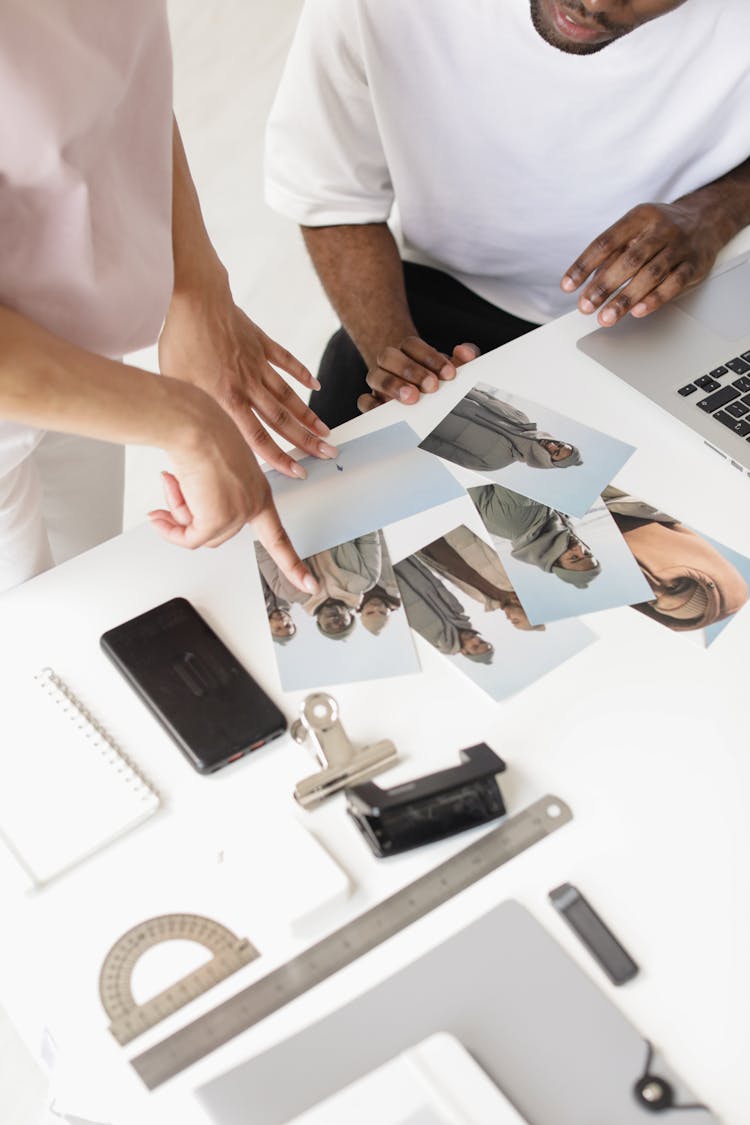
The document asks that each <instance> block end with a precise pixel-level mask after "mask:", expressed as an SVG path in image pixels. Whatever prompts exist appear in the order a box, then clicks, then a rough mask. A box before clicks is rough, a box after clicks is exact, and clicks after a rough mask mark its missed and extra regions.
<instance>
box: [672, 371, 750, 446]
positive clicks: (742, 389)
mask: <svg viewBox="0 0 750 1125" xmlns="http://www.w3.org/2000/svg"><path fill="white" fill-rule="evenodd" d="M701 392H702V393H701ZM677 393H678V394H679V395H682V397H683V398H688V397H689V396H690V395H695V396H696V397H695V399H694V401H695V405H696V406H697V407H698V409H699V410H703V411H704V412H705V413H706V414H712V415H713V416H714V418H715V419H716V421H717V422H721V424H722V426H726V427H727V429H728V430H732V432H733V433H735V434H739V436H740V437H743V438H745V440H746V441H748V442H750V352H742V354H741V355H736V356H733V357H732V358H731V359H727V360H725V361H724V363H722V364H721V365H720V366H719V367H715V368H714V369H713V371H709V372H708V374H707V375H701V377H700V379H696V380H695V382H693V383H686V384H685V386H684V387H680V388H679V390H678V391H677Z"/></svg>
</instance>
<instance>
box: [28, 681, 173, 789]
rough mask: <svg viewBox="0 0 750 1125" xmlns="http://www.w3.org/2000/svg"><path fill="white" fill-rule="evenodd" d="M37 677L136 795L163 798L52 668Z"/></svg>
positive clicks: (45, 689) (41, 685) (42, 686)
mask: <svg viewBox="0 0 750 1125" xmlns="http://www.w3.org/2000/svg"><path fill="white" fill-rule="evenodd" d="M34 679H35V680H36V681H37V683H38V684H39V685H40V687H41V688H42V689H43V690H44V691H46V692H47V694H48V695H49V696H50V697H51V698H52V699H53V701H54V702H55V703H57V704H58V705H59V706H61V707H62V709H63V711H64V712H65V713H67V715H68V716H69V718H71V719H72V720H73V721H74V722H76V725H77V727H78V729H79V730H80V731H82V732H83V734H84V736H85V737H86V738H88V739H90V740H92V741H93V742H94V745H95V746H96V748H97V749H101V750H102V756H103V757H104V759H105V761H106V762H107V764H108V765H111V766H113V767H114V768H115V770H116V771H117V772H118V773H120V774H122V775H123V780H124V781H125V782H126V784H127V785H130V786H131V787H132V789H133V790H134V792H135V793H136V794H137V795H140V796H141V797H142V798H143V799H144V801H152V800H153V799H154V798H156V800H157V801H159V800H160V795H159V794H158V793H157V791H156V790H155V789H154V787H153V785H152V784H151V782H150V781H149V780H148V779H147V778H146V776H145V774H143V773H142V772H141V770H140V769H139V768H138V766H137V765H136V764H135V762H133V760H132V759H131V758H129V757H128V755H127V754H126V753H125V752H124V751H123V750H122V748H121V747H120V746H119V745H118V744H117V742H115V740H114V738H113V737H112V736H111V734H109V732H108V731H107V730H106V729H105V728H104V727H103V726H102V725H101V723H100V722H99V721H98V719H96V717H95V716H94V715H92V714H91V712H90V711H89V710H88V708H87V707H86V706H85V705H84V704H83V703H82V702H81V700H80V699H79V698H78V696H77V695H76V694H75V692H73V691H72V690H71V688H69V687H68V685H67V684H66V683H65V681H64V680H63V679H61V678H60V676H58V675H57V673H56V672H55V671H54V670H53V669H52V668H42V670H41V671H40V672H38V673H37V674H36V675H35V676H34Z"/></svg>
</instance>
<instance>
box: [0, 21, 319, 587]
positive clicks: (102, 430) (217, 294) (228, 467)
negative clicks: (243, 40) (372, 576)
mask: <svg viewBox="0 0 750 1125" xmlns="http://www.w3.org/2000/svg"><path fill="white" fill-rule="evenodd" d="M0 100H1V101H2V106H3V114H2V119H1V120H0V590H3V589H7V588H9V587H11V586H13V585H15V584H17V583H18V582H22V581H24V580H25V579H26V578H29V577H31V576H32V575H33V574H36V573H38V572H39V571H41V570H44V569H45V568H46V567H48V566H51V565H52V564H53V563H54V562H59V561H62V560H63V559H64V558H68V557H70V556H71V555H72V554H75V553H77V552H79V551H81V550H84V549H86V548H87V547H90V546H93V545H94V544H95V543H97V542H101V540H102V539H105V538H107V537H108V536H110V535H113V534H116V532H117V531H118V530H121V520H122V485H123V465H124V451H123V448H122V444H121V443H126V442H134V443H143V444H149V445H155V446H158V447H160V448H161V449H163V450H164V451H165V452H166V454H167V455H168V457H169V460H170V461H171V468H172V470H173V472H171V473H165V474H164V477H165V491H166V507H165V508H164V509H162V510H160V511H158V512H153V513H151V517H152V521H153V523H154V524H155V526H156V527H157V529H158V530H159V531H160V532H161V533H162V534H163V535H164V536H166V538H168V539H169V540H171V541H173V542H175V543H178V544H181V545H183V546H186V547H196V546H199V545H201V544H208V545H217V544H219V543H221V542H223V541H224V540H225V539H227V538H229V537H230V536H231V535H233V534H234V533H235V532H237V531H239V529H240V528H241V527H243V526H244V525H245V524H246V523H247V522H248V521H249V520H255V522H256V529H257V531H258V534H259V536H260V538H261V539H262V541H263V542H265V544H266V546H267V547H268V549H269V551H270V552H271V553H272V554H273V556H274V558H275V559H276V561H277V562H278V564H279V566H280V567H281V568H282V570H284V571H285V573H287V575H288V576H289V577H290V579H291V580H292V581H293V582H294V583H295V584H296V585H299V586H300V588H302V587H305V588H306V589H307V590H308V593H310V592H313V591H315V590H316V589H317V584H316V583H315V581H314V579H313V577H312V575H311V574H310V573H309V571H308V570H307V568H306V567H305V565H304V564H303V563H302V562H301V561H300V559H299V557H298V556H297V555H296V553H295V551H294V549H293V547H292V545H291V544H290V542H289V540H288V538H287V537H286V535H285V532H284V530H283V528H282V526H281V523H280V522H279V517H278V514H277V513H276V509H275V507H274V505H273V501H272V499H271V494H270V490H269V488H268V484H267V482H266V480H265V477H264V476H263V474H262V473H261V471H260V469H259V467H258V464H257V462H256V459H255V457H254V454H253V451H256V452H258V453H261V454H263V456H264V457H265V458H266V459H267V460H268V461H269V462H271V463H272V464H273V465H274V466H275V467H276V468H278V469H280V470H281V471H282V472H285V473H286V474H287V475H290V476H303V475H304V472H303V470H301V469H300V468H299V466H297V465H296V464H295V462H294V461H293V460H292V459H291V458H290V457H288V456H287V455H286V454H285V453H282V452H281V450H280V449H279V448H278V447H277V446H276V444H275V442H273V441H272V440H271V438H270V437H269V435H268V433H267V432H266V430H265V429H264V427H263V425H262V424H261V419H263V420H265V421H266V422H268V423H269V424H270V425H271V426H272V427H273V428H274V429H275V430H276V431H277V432H278V433H280V434H281V435H283V436H284V437H286V438H288V439H289V440H290V441H292V442H294V443H295V444H296V445H298V446H300V447H301V448H303V449H304V450H305V451H306V452H308V453H312V454H315V455H317V456H323V457H326V456H332V455H334V454H335V450H334V449H333V448H332V447H330V446H328V445H327V444H326V443H325V441H323V440H322V439H323V438H324V437H325V436H326V435H327V434H328V429H327V427H326V426H324V425H323V424H322V423H321V422H320V421H319V419H317V418H316V416H315V415H314V413H313V412H312V411H311V410H310V409H309V408H308V407H307V406H306V405H305V404H304V403H303V402H302V401H301V400H300V399H299V398H297V396H296V395H294V394H293V393H292V391H291V389H290V388H289V387H288V386H287V384H286V383H285V382H284V380H283V379H282V378H281V376H280V375H279V374H278V372H277V371H275V370H274V369H273V367H272V366H271V365H272V364H273V365H275V366H276V367H278V368H281V369H283V370H285V371H287V372H288V373H289V374H291V375H292V376H293V377H295V378H296V379H297V380H298V381H299V382H301V383H302V384H303V385H304V386H307V387H311V386H314V385H315V381H314V380H313V378H312V376H311V375H310V374H309V372H307V371H306V370H305V368H304V367H303V366H302V364H300V363H298V362H297V360H295V359H294V358H293V357H292V356H291V355H289V353H288V352H286V351H285V350H284V349H283V348H281V347H280V346H279V345H278V344H276V343H275V342H274V341H273V340H271V339H270V338H269V337H268V336H266V335H265V333H263V332H262V331H261V329H260V328H258V327H257V326H256V325H255V324H253V322H252V321H251V320H249V319H248V318H247V317H246V316H245V315H244V313H242V312H241V310H240V309H238V308H237V307H236V306H235V304H234V302H233V300H232V296H231V292H230V288H229V282H228V279H227V276H226V271H225V270H224V269H223V267H222V265H221V262H220V261H219V260H218V258H217V257H216V254H215V252H214V250H213V247H212V246H211V243H210V241H209V238H208V235H207V233H206V229H205V227H204V225H203V220H202V218H201V212H200V206H199V204H198V199H197V196H196V193H195V188H194V186H193V183H192V180H191V178H190V172H189V169H188V166H187V161H186V159H185V154H184V151H183V148H182V142H181V140H180V135H179V132H178V130H177V127H176V125H175V123H174V120H173V116H172V66H171V53H170V44H169V34H168V28H167V17H166V8H165V2H164V0H128V2H127V3H119V4H102V3H101V2H100V0H66V2H65V3H64V4H60V3H58V2H57V0H36V2H34V3H29V0H4V2H3V4H2V5H1V6H0ZM165 316H166V321H165ZM162 322H164V325H163V329H162ZM160 329H161V337H160V341H159V361H160V367H161V371H162V376H163V377H161V378H160V377H158V376H155V375H152V374H150V373H148V372H146V371H142V370H139V369H137V368H134V367H127V366H124V365H123V364H121V363H119V362H117V360H118V357H121V356H123V355H124V354H126V353H127V352H132V351H135V350H136V349H138V348H142V347H145V346H146V345H148V344H151V343H153V342H154V341H155V340H156V339H157V337H158V336H159V333H160Z"/></svg>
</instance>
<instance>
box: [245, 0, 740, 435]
mask: <svg viewBox="0 0 750 1125" xmlns="http://www.w3.org/2000/svg"><path fill="white" fill-rule="evenodd" d="M748 42H750V3H748V0H722V2H721V3H717V0H430V2H429V3H427V2H426V0H306V4H305V8H304V10H303V13H302V17H301V21H300V24H299V27H298V31H297V35H296V39H295V41H294V44H293V46H292V50H291V53H290V56H289V60H288V63H287V67H286V70H285V73H284V77H283V79H282V83H281V87H280V90H279V93H278V95H277V98H276V102H275V105H274V108H273V111H272V115H271V119H270V122H269V127H268V136H267V196H268V200H269V202H270V204H271V205H272V206H273V207H274V208H276V209H277V210H279V211H281V212H282V213H284V214H286V215H288V216H289V217H291V218H293V219H295V220H296V221H297V222H298V223H300V224H301V226H302V228H303V232H304V236H305V241H306V243H307V246H308V249H309V251H310V254H311V256H312V259H313V261H314V263H315V266H316V268H317V270H318V273H319V275H320V277H321V280H322V282H323V284H324V286H325V288H326V291H327V293H328V296H329V298H330V299H331V301H332V303H333V305H334V307H335V309H336V311H337V312H338V314H339V316H340V318H341V323H342V325H343V328H344V330H345V331H342V332H341V333H338V334H337V335H336V336H335V337H334V338H333V340H332V341H331V343H330V345H329V347H328V349H327V352H326V355H325V356H324V359H323V363H322V366H321V370H320V373H319V377H320V380H321V382H322V383H323V391H322V392H321V393H319V394H316V395H314V396H313V398H312V399H311V405H312V406H313V408H314V409H315V410H316V411H317V412H318V413H319V414H320V415H321V417H323V418H324V419H325V420H326V421H327V422H328V423H329V424H335V423H338V422H340V421H343V420H344V418H346V417H350V416H352V415H353V414H354V413H355V412H356V409H357V405H358V406H359V409H360V410H367V409H370V408H372V407H373V406H375V405H377V404H378V403H379V402H381V401H383V400H385V399H388V398H395V397H397V398H399V399H400V400H401V401H402V402H406V403H411V402H416V401H417V400H418V398H419V394H420V391H423V392H431V391H435V390H437V387H438V385H439V380H441V379H448V378H452V377H453V376H454V375H455V368H456V366H457V365H458V364H460V363H462V362H465V361H466V360H467V359H469V358H472V357H473V356H474V355H475V354H476V351H475V349H474V348H473V347H472V346H471V345H470V344H467V343H464V341H471V343H472V344H476V345H478V346H479V348H480V349H481V350H486V349H488V348H491V347H496V346H498V345H500V344H502V343H505V342H506V341H507V340H508V339H512V338H513V337H514V336H517V335H519V334H520V333H522V332H525V331H528V330H529V329H530V328H532V327H534V326H535V325H538V324H540V323H543V322H545V321H548V320H550V319H551V318H552V317H555V316H557V315H559V314H561V313H564V312H566V311H567V310H569V309H572V308H574V307H575V300H576V298H575V296H573V294H575V293H576V292H578V307H579V309H580V310H581V312H583V313H588V314H591V313H597V318H598V321H599V323H600V324H602V325H604V326H607V325H610V324H613V323H615V322H616V321H617V320H619V319H620V318H621V317H622V316H624V315H625V314H626V313H630V315H633V316H635V317H640V316H646V315H648V314H649V313H651V312H652V311H653V310H654V309H656V308H658V307H659V306H660V305H661V304H663V303H664V302H665V301H668V300H671V299H672V298H674V297H675V296H676V295H677V294H679V293H680V292H682V291H683V289H684V288H685V287H686V286H689V285H692V284H694V283H696V282H697V281H699V280H701V279H702V278H703V277H704V276H705V275H706V273H707V272H708V270H709V269H710V267H711V265H712V263H713V261H714V259H715V256H716V254H717V252H718V250H719V249H720V248H721V247H722V246H723V245H724V244H725V243H726V242H728V241H729V239H730V238H731V237H732V236H733V235H734V234H735V233H736V232H737V231H738V230H739V229H741V228H742V227H743V226H745V225H747V224H748V223H749V222H750V162H749V161H748V155H750V55H748V51H747V44H748ZM605 48H606V50H605ZM389 221H390V222H391V224H392V227H393V229H394V231H395V232H397V233H396V236H395V237H394V234H392V233H391V227H390V226H388V225H387V224H388V222H389ZM397 239H398V241H397Z"/></svg>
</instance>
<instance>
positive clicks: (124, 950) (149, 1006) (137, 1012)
mask: <svg viewBox="0 0 750 1125" xmlns="http://www.w3.org/2000/svg"><path fill="white" fill-rule="evenodd" d="M177 940H181V941H195V942H198V944H199V945H203V946H205V948H206V949H208V950H209V951H210V952H211V953H212V954H213V957H212V958H211V960H210V961H207V962H206V963H205V964H204V965H200V966H199V968H197V969H195V970H194V972H192V973H188V975H187V976H186V977H183V978H182V980H178V981H176V982H175V983H174V984H172V985H170V987H169V988H166V989H165V990H164V991H163V992H160V993H159V994H158V995H157V996H153V997H152V998H151V999H150V1000H147V1001H146V1003H145V1004H136V1002H135V1000H134V999H133V989H132V985H131V981H132V977H133V970H134V969H135V966H136V964H137V963H138V961H139V960H140V958H141V957H142V956H143V954H144V953H145V952H146V950H147V949H151V948H152V947H153V946H155V945H159V944H160V943H161V942H163V941H177ZM257 956H258V951H257V949H255V948H254V946H252V945H251V944H250V942H249V941H248V940H247V938H238V937H235V935H234V934H233V933H232V931H231V930H228V929H227V928H226V927H225V926H220V925H219V923H218V922H214V921H213V920H212V919H211V918H204V917H203V915H201V914H162V915H160V916H159V917H158V918H149V919H148V921H146V922H141V923H140V924H139V925H137V926H134V927H133V929H132V930H128V932H127V933H126V934H123V935H122V937H121V938H119V939H118V940H117V941H116V942H115V944H114V945H113V946H112V948H111V949H110V951H109V953H108V954H107V956H106V957H105V959H104V964H103V965H102V971H101V973H100V975H99V995H100V996H101V1000H102V1004H103V1005H104V1010H105V1012H106V1013H107V1015H108V1016H109V1018H110V1020H111V1023H110V1025H109V1030H110V1031H111V1032H112V1034H113V1035H114V1037H115V1039H116V1040H117V1042H118V1043H120V1044H122V1045H123V1046H124V1045H125V1044H126V1043H129V1042H130V1041H131V1039H135V1037H136V1036H137V1035H140V1034H141V1032H143V1031H147V1030H148V1028H150V1027H154V1026H155V1025H156V1024H157V1023H160V1022H161V1021H162V1020H163V1019H166V1018H167V1016H171V1015H172V1014H173V1013H174V1012H176V1011H179V1009H180V1008H182V1007H184V1005H185V1004H188V1003H189V1002H190V1001H191V1000H194V999H195V998H196V996H201V995H202V994H203V993H204V992H207V991H208V990H209V988H213V986H214V985H215V984H218V983H219V981H220V980H224V979H225V978H226V977H228V976H231V974H232V973H236V972H237V970H238V969H241V968H242V966H243V965H247V964H248V963H249V962H250V961H253V960H255V958H256V957H257Z"/></svg>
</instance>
